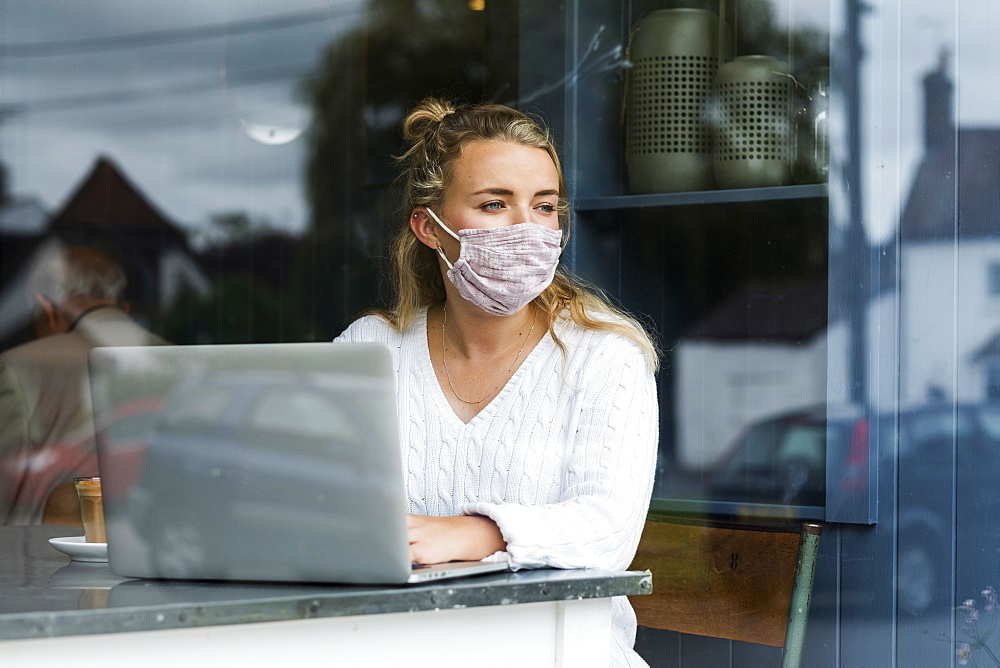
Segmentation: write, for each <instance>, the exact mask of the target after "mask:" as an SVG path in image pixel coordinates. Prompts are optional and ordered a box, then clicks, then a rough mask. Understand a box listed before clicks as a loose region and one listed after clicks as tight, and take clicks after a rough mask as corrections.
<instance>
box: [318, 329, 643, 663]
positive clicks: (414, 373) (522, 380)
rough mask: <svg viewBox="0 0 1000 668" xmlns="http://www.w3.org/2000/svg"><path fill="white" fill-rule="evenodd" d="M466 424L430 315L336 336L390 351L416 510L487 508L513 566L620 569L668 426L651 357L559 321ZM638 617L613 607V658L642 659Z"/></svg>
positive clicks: (622, 341) (635, 536)
mask: <svg viewBox="0 0 1000 668" xmlns="http://www.w3.org/2000/svg"><path fill="white" fill-rule="evenodd" d="M557 327H558V330H557V331H558V333H559V337H560V338H561V339H562V340H563V341H564V342H565V344H566V347H567V349H568V356H567V357H565V358H564V356H563V355H562V353H561V352H560V350H559V348H558V347H557V346H556V344H555V342H554V341H553V340H552V337H551V335H549V334H546V335H545V337H544V338H543V339H542V340H541V342H539V344H538V345H537V346H536V347H535V349H534V350H532V351H531V353H530V354H529V355H528V356H527V357H526V358H525V360H524V361H523V362H522V363H521V366H520V367H518V369H517V370H516V371H515V372H514V375H513V377H511V379H510V380H509V381H508V382H507V384H506V385H505V386H504V388H503V389H502V390H501V391H500V394H498V395H497V396H496V397H495V398H494V399H493V401H491V402H490V403H489V405H487V406H486V407H485V408H483V410H482V411H481V412H480V413H479V414H478V415H476V417H475V418H473V419H472V421H471V422H469V423H468V424H465V423H463V422H462V421H461V420H460V419H459V418H458V416H456V415H455V413H454V411H453V410H452V409H451V406H450V405H449V404H448V400H447V399H446V398H445V395H444V392H443V391H442V390H441V387H440V385H439V384H438V382H437V378H436V377H435V375H434V370H433V367H432V366H431V361H430V354H429V352H428V349H427V312H426V310H425V311H422V312H421V313H420V315H419V317H418V318H417V320H416V322H415V323H414V324H413V326H411V327H410V328H409V329H408V330H407V331H405V332H403V333H402V334H401V333H399V332H397V331H395V330H394V329H393V328H392V327H390V326H389V325H388V324H387V323H386V322H385V321H384V320H382V319H381V318H379V317H377V316H366V317H364V318H361V319H360V320H357V321H356V322H354V323H352V324H351V326H350V327H348V328H347V330H346V331H345V332H344V333H343V334H342V335H341V336H339V337H338V338H337V339H336V340H337V341H377V342H381V343H385V344H388V346H389V347H390V348H391V349H392V351H393V357H394V361H395V365H396V373H397V381H398V395H397V396H398V409H399V427H400V438H401V441H402V444H403V452H402V461H403V470H404V472H405V475H406V490H407V498H408V504H409V512H411V513H416V514H422V515H438V516H445V515H459V514H480V515H486V516H488V517H490V518H492V519H493V520H494V521H495V522H496V523H497V525H498V526H499V527H500V530H501V531H502V533H503V536H504V539H505V540H506V541H507V551H506V552H498V553H496V554H494V555H493V556H492V557H491V559H492V560H506V561H507V562H508V563H509V564H510V566H511V567H512V568H514V569H519V568H537V567H544V566H548V567H555V568H601V569H616V570H624V569H626V568H627V567H628V565H629V563H630V562H631V560H632V557H633V556H634V555H635V549H636V546H637V545H638V542H639V535H640V533H641V532H642V527H643V521H644V519H645V516H646V510H647V508H648V506H649V499H650V494H651V492H652V485H653V472H654V468H655V461H656V445H657V438H658V434H659V429H658V422H657V421H658V412H657V400H656V386H655V383H654V380H653V375H652V374H651V373H650V371H649V369H648V367H647V362H646V358H645V355H644V353H643V352H642V350H641V349H640V348H639V347H638V346H637V345H635V343H633V342H632V341H630V340H628V339H626V338H624V337H622V336H620V335H618V334H613V333H608V332H597V331H593V330H586V329H583V328H581V327H579V326H577V325H576V324H574V323H573V322H572V321H569V320H568V319H567V320H561V321H559V322H558V323H557ZM635 626H636V623H635V614H634V613H633V612H632V608H631V606H630V605H629V603H628V600H627V599H626V598H625V597H616V598H615V599H614V600H613V603H612V630H613V633H612V639H611V643H612V646H611V656H612V665H614V666H644V665H646V664H645V662H643V661H642V659H641V658H639V656H638V655H637V654H636V653H635V652H634V651H633V650H632V645H633V643H634V641H635Z"/></svg>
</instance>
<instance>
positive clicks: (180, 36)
mask: <svg viewBox="0 0 1000 668" xmlns="http://www.w3.org/2000/svg"><path fill="white" fill-rule="evenodd" d="M357 6H358V3H356V2H349V1H347V0H339V1H337V2H334V4H333V5H332V6H330V7H324V8H322V9H311V10H307V11H301V12H292V13H288V14H279V15H273V16H266V17H262V18H257V19H246V20H243V21H231V22H227V23H216V24H211V25H203V26H193V27H189V28H167V29H163V30H147V31H144V32H137V33H129V34H126V35H106V36H103V37H82V38H79V39H67V40H59V41H50V42H13V43H11V42H8V43H6V44H4V45H3V47H2V48H0V57H2V58H37V57H48V56H68V55H80V54H84V53H98V52H102V51H121V50H125V49H138V48H145V47H149V46H162V45H165V44H181V43H184V42H195V41H198V40H204V39H215V38H219V37H234V36H237V35H247V34H252V33H257V32H265V31H269V30H281V29H284V28H292V27H295V26H300V25H306V24H309V23H320V22H323V21H329V20H331V19H334V18H343V17H346V16H354V15H356V14H357V13H358V12H357Z"/></svg>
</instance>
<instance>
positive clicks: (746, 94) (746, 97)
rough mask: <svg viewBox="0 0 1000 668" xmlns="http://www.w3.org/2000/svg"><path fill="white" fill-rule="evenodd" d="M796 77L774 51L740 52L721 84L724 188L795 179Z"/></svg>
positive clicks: (718, 130)
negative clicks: (792, 92)
mask: <svg viewBox="0 0 1000 668" xmlns="http://www.w3.org/2000/svg"><path fill="white" fill-rule="evenodd" d="M790 90H791V78H790V77H789V76H788V68H787V66H786V65H785V63H784V62H782V61H780V60H778V59H777V58H773V57H771V56H760V55H749V56H738V57H736V58H735V59H733V60H731V61H730V62H728V63H726V64H724V65H722V66H721V67H720V68H719V71H718V75H717V76H716V84H715V97H716V101H715V103H716V107H715V117H714V122H715V151H714V171H715V180H716V183H717V184H718V185H719V187H720V188H760V187H766V186H781V185H786V184H788V183H790V181H791V156H790V119H789V113H790V106H789V93H790Z"/></svg>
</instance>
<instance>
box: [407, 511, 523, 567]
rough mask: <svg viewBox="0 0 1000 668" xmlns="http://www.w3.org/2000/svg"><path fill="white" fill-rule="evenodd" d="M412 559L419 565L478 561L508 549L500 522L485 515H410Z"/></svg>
mask: <svg viewBox="0 0 1000 668" xmlns="http://www.w3.org/2000/svg"><path fill="white" fill-rule="evenodd" d="M406 524H407V529H408V533H409V536H410V559H411V560H412V561H414V562H416V563H418V564H442V563H445V562H447V561H475V560H477V559H482V558H483V557H488V556H489V555H491V554H493V553H494V552H499V551H502V550H505V549H507V542H506V541H505V540H504V539H503V534H502V533H500V527H498V526H497V525H496V522H494V521H493V520H491V519H490V518H488V517H483V516H481V515H459V516H457V517H431V516H430V515H407V518H406Z"/></svg>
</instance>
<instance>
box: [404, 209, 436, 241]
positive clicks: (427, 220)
mask: <svg viewBox="0 0 1000 668" xmlns="http://www.w3.org/2000/svg"><path fill="white" fill-rule="evenodd" d="M410 229H411V230H413V234H414V235H416V237H417V239H419V240H420V243H422V244H424V245H425V246H428V247H430V248H437V247H438V246H440V245H441V242H440V241H439V240H438V231H437V223H435V222H434V219H433V218H431V216H430V214H429V213H427V209H426V208H425V207H422V206H417V207H414V208H413V211H411V212H410Z"/></svg>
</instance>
